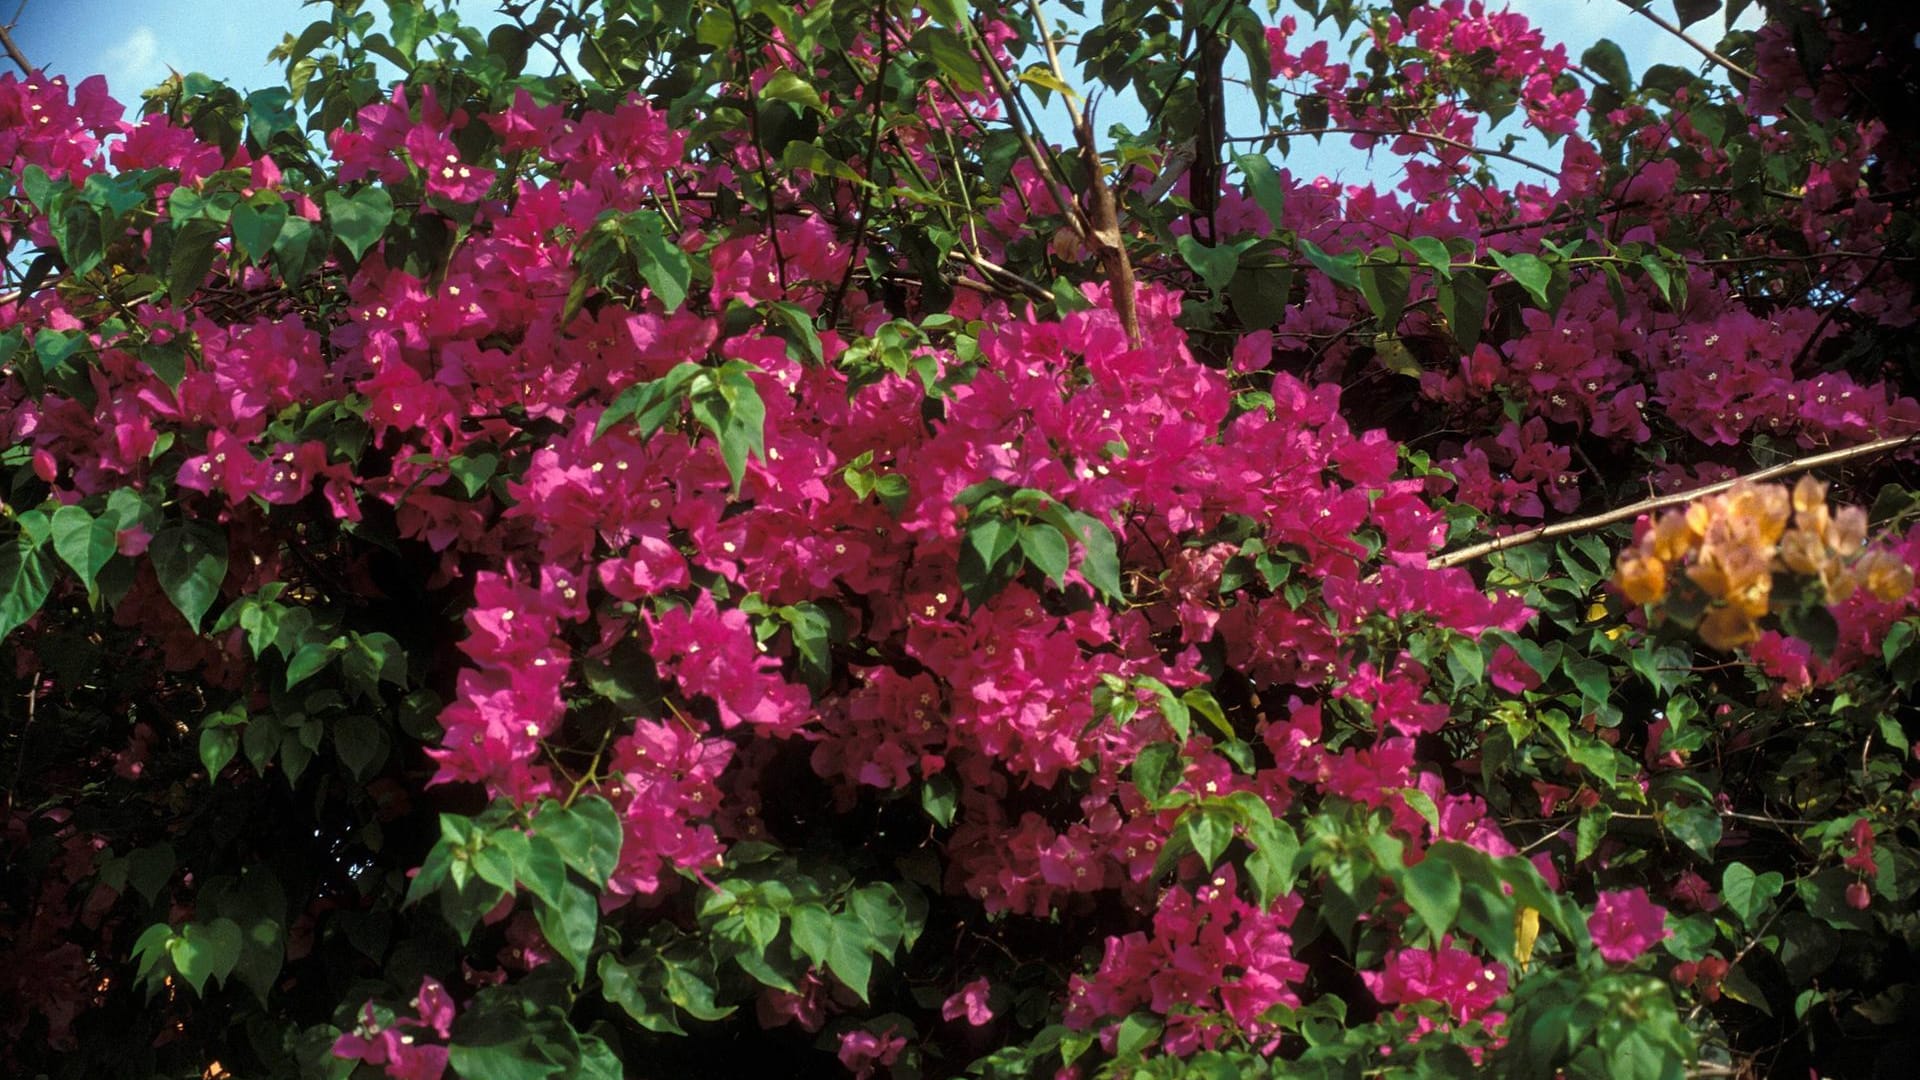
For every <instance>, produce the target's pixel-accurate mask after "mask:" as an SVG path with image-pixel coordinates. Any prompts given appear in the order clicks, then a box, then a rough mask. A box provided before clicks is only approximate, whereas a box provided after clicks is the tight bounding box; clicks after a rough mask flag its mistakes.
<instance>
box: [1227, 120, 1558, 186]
mask: <svg viewBox="0 0 1920 1080" xmlns="http://www.w3.org/2000/svg"><path fill="white" fill-rule="evenodd" d="M1301 135H1367V136H1371V137H1373V138H1376V139H1397V138H1400V137H1402V136H1405V137H1407V138H1410V139H1423V140H1425V141H1427V142H1430V143H1438V144H1439V145H1441V146H1451V147H1453V148H1454V149H1456V150H1464V151H1466V152H1467V153H1469V154H1477V155H1479V156H1481V157H1497V158H1500V159H1501V160H1503V161H1511V162H1513V163H1514V164H1515V165H1524V166H1526V167H1527V168H1529V169H1533V170H1534V171H1536V172H1541V173H1545V174H1546V175H1548V176H1559V175H1560V170H1559V169H1551V168H1548V167H1547V166H1545V165H1542V164H1540V163H1539V162H1537V161H1530V160H1528V159H1527V158H1523V157H1521V156H1520V155H1519V154H1510V153H1508V152H1507V151H1505V150H1492V149H1489V148H1487V147H1484V146H1475V145H1473V144H1472V143H1470V142H1461V141H1460V140H1459V139H1449V138H1447V137H1446V136H1445V135H1431V134H1428V133H1427V132H1424V131H1409V130H1407V129H1406V128H1362V127H1344V126H1339V127H1312V128H1275V129H1273V130H1272V131H1269V132H1267V133H1266V134H1264V135H1234V136H1230V137H1228V138H1227V139H1225V140H1222V141H1224V142H1270V141H1272V140H1274V139H1292V138H1297V137H1299V136H1301Z"/></svg>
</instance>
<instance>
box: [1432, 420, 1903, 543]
mask: <svg viewBox="0 0 1920 1080" xmlns="http://www.w3.org/2000/svg"><path fill="white" fill-rule="evenodd" d="M1916 442H1920V431H1916V432H1914V433H1913V434H1911V435H1899V436H1895V437H1893V438H1890V439H1875V440H1874V441H1873V442H1870V443H1861V444H1860V445H1859V446H1849V447H1847V448H1846V449H1844V450H1829V451H1827V452H1826V453H1824V454H1812V455H1809V456H1807V457H1803V458H1795V459H1794V460H1792V461H1788V462H1783V463H1781V464H1779V465H1771V466H1768V467H1767V468H1764V469H1761V470H1760V471H1759V472H1755V473H1749V474H1747V475H1746V476H1736V477H1734V478H1733V479H1731V480H1721V481H1719V482H1717V483H1712V484H1707V485H1704V486H1702V487H1697V488H1693V489H1691V490H1688V491H1676V492H1674V493H1673V494H1671V495H1660V496H1656V497H1655V498H1651V499H1642V500H1640V501H1639V502H1637V503H1634V504H1633V505H1631V506H1621V507H1616V508H1614V509H1612V510H1608V511H1606V512H1605V513H1600V514H1595V515H1593V516H1592V517H1583V518H1575V519H1573V520H1572V521H1557V522H1554V523H1553V524H1552V525H1542V526H1540V527H1539V528H1535V529H1527V530H1526V531H1524V532H1517V533H1512V534H1510V535H1507V536H1502V537H1499V538H1497V539H1494V540H1488V541H1487V542H1486V543H1483V544H1475V545H1473V546H1472V547H1464V548H1461V549H1460V550H1458V551H1450V552H1448V553H1446V554H1445V555H1438V556H1435V557H1434V558H1432V559H1429V560H1427V565H1428V566H1429V567H1431V568H1433V569H1435V570H1440V569H1444V568H1446V567H1449V566H1459V565H1460V564H1461V563H1466V562H1472V561H1473V560H1475V559H1478V558H1481V557H1482V556H1486V555H1491V554H1493V553H1494V552H1496V551H1505V550H1507V549H1508V548H1516V547H1521V546H1524V545H1526V544H1531V543H1533V542H1534V541H1535V540H1548V539H1551V538H1553V537H1556V536H1569V535H1572V534H1574V533H1582V532H1586V531H1587V530H1589V529H1597V528H1599V527H1600V526H1602V525H1611V524H1613V523H1614V522H1616V521H1631V520H1632V519H1634V518H1637V517H1639V516H1640V515H1641V514H1646V513H1651V512H1653V511H1655V510H1664V509H1666V508H1667V507H1669V506H1682V505H1685V504H1686V503H1690V502H1692V501H1693V500H1695V499H1698V498H1700V497H1702V496H1705V495H1712V494H1715V493H1717V492H1721V491H1725V490H1727V489H1728V488H1730V487H1732V486H1733V485H1735V484H1738V483H1741V482H1743V481H1744V482H1747V483H1756V484H1757V483H1759V482H1761V481H1763V480H1772V479H1773V478H1775V477H1778V476H1792V475H1794V474H1795V473H1803V472H1806V471H1808V470H1809V469H1818V468H1820V467H1821V466H1823V465H1837V464H1839V463H1840V462H1843V461H1852V460H1854V459H1855V458H1863V457H1872V456H1873V455H1875V454H1883V453H1886V452H1887V451H1889V450H1898V449H1900V448H1901V447H1905V446H1912V445H1913V444H1914V443H1916Z"/></svg>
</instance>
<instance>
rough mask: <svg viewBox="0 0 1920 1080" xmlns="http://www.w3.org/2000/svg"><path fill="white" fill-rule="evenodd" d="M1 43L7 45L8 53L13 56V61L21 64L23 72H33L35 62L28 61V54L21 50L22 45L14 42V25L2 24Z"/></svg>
mask: <svg viewBox="0 0 1920 1080" xmlns="http://www.w3.org/2000/svg"><path fill="white" fill-rule="evenodd" d="M0 45H4V46H6V50H7V55H8V56H11V57H13V62H14V63H16V64H18V65H20V72H21V74H23V75H31V74H33V64H31V63H30V62H28V60H27V54H26V53H23V52H21V51H20V46H18V45H16V44H14V41H13V27H11V26H0Z"/></svg>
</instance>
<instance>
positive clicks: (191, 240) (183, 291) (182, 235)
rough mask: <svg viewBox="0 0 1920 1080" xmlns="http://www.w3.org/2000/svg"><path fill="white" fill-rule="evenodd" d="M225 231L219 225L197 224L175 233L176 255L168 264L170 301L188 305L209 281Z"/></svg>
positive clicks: (172, 255) (191, 222) (196, 221)
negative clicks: (218, 245)
mask: <svg viewBox="0 0 1920 1080" xmlns="http://www.w3.org/2000/svg"><path fill="white" fill-rule="evenodd" d="M225 233H226V229H225V228H224V227H222V226H221V224H220V223H219V222H216V221H206V220H195V221H189V222H186V223H185V224H183V225H181V226H180V227H179V228H178V229H176V230H175V231H174V236H173V252H172V254H171V255H170V256H169V257H168V260H167V299H169V300H171V301H173V303H174V304H175V305H180V304H185V303H186V302H187V300H188V299H189V298H190V297H192V296H193V294H194V293H195V292H197V291H199V289H200V286H201V285H204V284H205V283H206V280H207V274H208V273H209V272H210V271H211V270H212V269H213V259H214V256H215V255H216V254H218V251H217V249H216V247H215V245H216V244H217V243H218V241H219V240H220V237H221V236H223V235H224V234H225Z"/></svg>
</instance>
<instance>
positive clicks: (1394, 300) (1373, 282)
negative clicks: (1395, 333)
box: [1359, 262, 1412, 331]
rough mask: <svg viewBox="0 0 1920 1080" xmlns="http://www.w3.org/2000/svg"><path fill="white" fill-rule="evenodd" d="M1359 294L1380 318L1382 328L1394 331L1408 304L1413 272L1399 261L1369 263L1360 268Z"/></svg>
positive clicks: (1369, 308)
mask: <svg viewBox="0 0 1920 1080" xmlns="http://www.w3.org/2000/svg"><path fill="white" fill-rule="evenodd" d="M1359 279H1360V281H1359V284H1360V295H1361V296H1363V297H1365V298H1366V301H1367V309H1368V310H1370V311H1372V312H1373V314H1374V316H1375V317H1376V318H1378V319H1379V320H1380V329H1382V330H1384V331H1392V330H1393V329H1394V328H1395V327H1397V326H1399V325H1400V314H1401V312H1403V311H1405V310H1406V307H1407V288H1408V286H1409V284H1410V283H1411V281H1412V275H1411V274H1409V273H1408V271H1407V268H1406V267H1405V266H1404V265H1402V264H1400V263H1397V262H1395V263H1387V264H1382V263H1377V262H1369V263H1366V264H1365V265H1363V266H1361V267H1360V273H1359Z"/></svg>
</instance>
